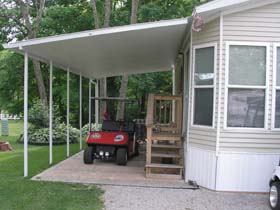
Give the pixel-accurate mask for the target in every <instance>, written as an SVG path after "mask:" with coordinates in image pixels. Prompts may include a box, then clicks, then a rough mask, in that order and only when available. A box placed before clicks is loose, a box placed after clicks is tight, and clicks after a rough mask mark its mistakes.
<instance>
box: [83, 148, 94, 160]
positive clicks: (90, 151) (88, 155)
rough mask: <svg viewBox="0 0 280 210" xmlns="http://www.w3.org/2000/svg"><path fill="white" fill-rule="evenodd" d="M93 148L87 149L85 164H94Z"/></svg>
mask: <svg viewBox="0 0 280 210" xmlns="http://www.w3.org/2000/svg"><path fill="white" fill-rule="evenodd" d="M93 160H94V159H93V148H92V147H87V148H86V149H85V151H84V163H85V164H93Z"/></svg>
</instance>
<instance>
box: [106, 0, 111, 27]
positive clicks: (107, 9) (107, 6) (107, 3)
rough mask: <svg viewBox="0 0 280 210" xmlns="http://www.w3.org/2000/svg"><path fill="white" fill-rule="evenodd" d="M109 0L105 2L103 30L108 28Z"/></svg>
mask: <svg viewBox="0 0 280 210" xmlns="http://www.w3.org/2000/svg"><path fill="white" fill-rule="evenodd" d="M110 15H111V0H105V16H104V28H108V27H109V26H110Z"/></svg>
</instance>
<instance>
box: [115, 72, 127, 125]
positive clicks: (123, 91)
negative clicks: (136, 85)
mask: <svg viewBox="0 0 280 210" xmlns="http://www.w3.org/2000/svg"><path fill="white" fill-rule="evenodd" d="M127 84H128V75H123V77H122V83H121V88H120V92H119V97H120V98H125V97H126V91H127ZM124 108H125V103H124V102H119V103H118V109H117V116H116V120H124Z"/></svg>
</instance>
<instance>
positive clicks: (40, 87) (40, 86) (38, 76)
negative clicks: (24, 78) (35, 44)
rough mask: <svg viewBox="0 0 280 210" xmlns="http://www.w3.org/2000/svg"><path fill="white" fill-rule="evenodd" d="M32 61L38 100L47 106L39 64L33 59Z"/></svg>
mask: <svg viewBox="0 0 280 210" xmlns="http://www.w3.org/2000/svg"><path fill="white" fill-rule="evenodd" d="M32 61H33V67H34V74H35V78H36V82H37V87H38V91H39V96H40V99H41V101H42V103H43V104H44V105H45V106H48V98H47V94H46V87H45V84H44V79H43V75H42V71H41V66H40V62H39V61H37V60H34V59H33V60H32Z"/></svg>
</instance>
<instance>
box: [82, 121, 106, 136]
mask: <svg viewBox="0 0 280 210" xmlns="http://www.w3.org/2000/svg"><path fill="white" fill-rule="evenodd" d="M101 128H102V124H97V125H96V124H94V123H92V124H91V130H92V131H101ZM82 132H83V137H87V135H88V133H89V123H88V124H85V125H84V126H83V128H82Z"/></svg>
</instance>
